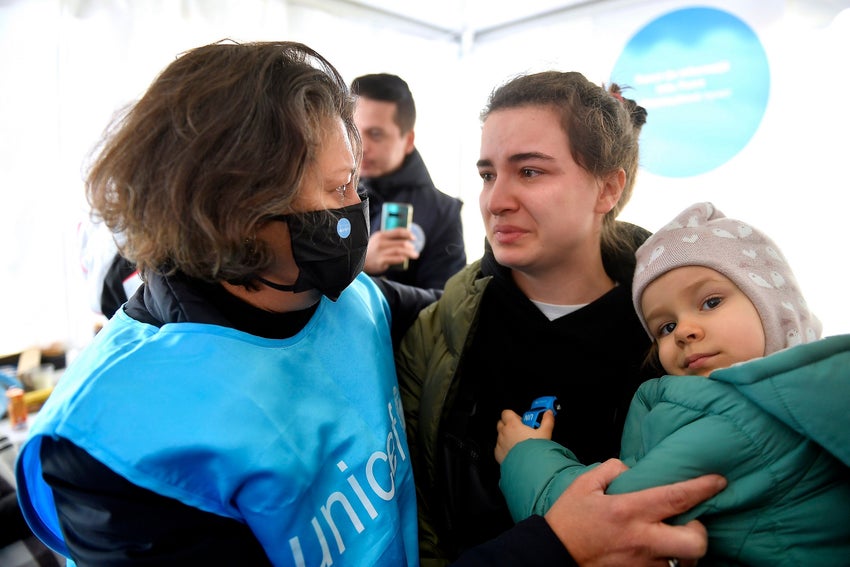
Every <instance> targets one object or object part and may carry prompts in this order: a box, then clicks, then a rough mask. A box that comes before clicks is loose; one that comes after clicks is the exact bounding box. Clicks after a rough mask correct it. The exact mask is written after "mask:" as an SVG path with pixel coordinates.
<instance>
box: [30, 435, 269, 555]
mask: <svg viewBox="0 0 850 567" xmlns="http://www.w3.org/2000/svg"><path fill="white" fill-rule="evenodd" d="M40 455H41V459H42V462H43V468H44V479H45V481H47V483H48V484H49V485H50V487H51V489H52V490H53V497H54V500H55V502H56V509H57V512H58V514H59V523H60V525H61V527H62V534H63V536H64V538H65V543H66V544H67V545H68V548H69V549H70V550H71V555H72V556H73V558H74V560H75V561H76V563H77V565H79V566H80V567H84V566H89V565H112V566H115V567H120V566H124V565H126V566H131V565H132V566H138V565H161V566H171V565H174V566H175V567H176V566H178V565H180V566H182V565H190V564H191V565H195V564H198V565H201V564H207V565H252V566H253V565H257V566H263V565H270V564H271V563H270V562H269V560H268V558H267V557H266V554H265V552H264V551H263V548H262V547H261V546H260V543H259V541H258V540H257V538H256V537H255V536H254V534H253V533H252V532H251V530H250V529H249V528H248V527H247V526H246V525H245V524H243V523H241V522H239V521H237V520H234V519H233V518H225V517H223V516H218V515H216V514H213V513H211V512H205V511H203V510H200V509H198V508H193V507H191V506H189V505H187V504H183V503H182V502H179V501H177V500H174V499H171V498H167V497H165V496H162V495H161V494H157V493H155V492H152V491H150V490H147V489H144V488H141V487H139V486H137V485H135V484H132V483H131V482H129V481H128V480H127V479H125V478H124V477H122V476H119V475H118V474H116V473H115V472H113V471H112V470H111V469H109V468H108V467H106V466H105V465H104V464H102V463H101V462H100V461H97V460H96V459H94V458H93V457H91V456H90V455H89V454H88V453H87V452H85V451H83V450H82V449H81V448H79V447H78V446H76V445H74V444H73V443H71V442H70V441H68V440H66V439H61V438H59V439H53V438H50V437H45V438H44V440H43V441H42V447H41V454H40Z"/></svg>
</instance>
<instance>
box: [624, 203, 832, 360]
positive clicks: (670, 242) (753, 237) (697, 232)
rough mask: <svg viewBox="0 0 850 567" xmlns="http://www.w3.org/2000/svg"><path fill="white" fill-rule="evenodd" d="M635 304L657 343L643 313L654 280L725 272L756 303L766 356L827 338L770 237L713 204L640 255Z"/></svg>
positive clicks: (678, 221) (693, 211)
mask: <svg viewBox="0 0 850 567" xmlns="http://www.w3.org/2000/svg"><path fill="white" fill-rule="evenodd" d="M635 256H636V259H637V264H636V266H635V277H634V281H633V283H632V301H633V302H634V306H635V310H636V311H637V314H638V317H639V318H640V321H641V323H642V324H643V328H644V329H646V332H647V333H649V335H650V337H651V338H653V339H654V337H653V335H652V333H651V332H650V331H649V328H648V327H647V326H646V320H645V319H644V317H643V313H642V311H641V308H640V300H641V296H642V295H643V291H644V290H645V289H646V286H648V285H649V284H650V283H651V282H652V281H653V280H655V279H657V278H658V277H660V276H662V275H664V274H665V273H667V272H669V271H670V270H673V269H674V268H680V267H682V266H704V267H706V268H711V269H712V270H716V271H717V272H720V273H721V274H723V275H724V276H726V277H727V278H729V279H730V280H732V282H734V283H735V285H737V286H738V288H739V289H740V290H741V291H742V292H743V293H744V294H745V295H746V296H747V297H748V298H749V299H750V301H752V302H753V305H754V306H755V308H756V311H758V314H759V317H761V324H762V327H764V336H765V343H766V344H765V355H768V354H772V353H774V352H776V351H778V350H782V349H784V348H787V347H790V346H794V345H796V344H800V343H808V342H811V341H814V340H816V339H819V338H820V336H821V323H820V321H819V320H818V319H817V317H815V316H814V315H813V314H812V313H811V312H810V311H809V308H808V307H807V306H806V302H805V300H804V299H803V295H802V294H801V293H800V289H799V286H798V285H797V280H796V279H795V278H794V274H793V273H792V272H791V267H790V266H789V265H788V262H787V261H786V260H785V257H784V256H783V255H782V253H781V252H780V251H779V247H777V246H776V244H775V243H774V242H773V241H772V240H771V239H770V238H768V237H767V236H766V235H765V234H764V233H762V232H760V231H758V230H756V229H755V228H753V227H751V226H750V225H748V224H746V223H743V222H741V221H739V220H735V219H730V218H726V216H725V215H724V214H723V213H721V212H720V211H718V210H717V209H715V208H714V205H712V204H711V203H697V204H695V205H691V206H690V207H688V208H687V209H685V210H684V211H682V212H681V213H679V214H678V215H677V216H676V218H675V219H674V220H673V221H672V222H670V223H669V224H667V225H666V226H665V227H664V228H662V229H661V230H659V231H658V232H656V233H655V234H653V235H652V236H650V237H649V238H648V239H647V240H646V242H644V243H643V245H642V246H641V247H640V248H638V250H637V252H635Z"/></svg>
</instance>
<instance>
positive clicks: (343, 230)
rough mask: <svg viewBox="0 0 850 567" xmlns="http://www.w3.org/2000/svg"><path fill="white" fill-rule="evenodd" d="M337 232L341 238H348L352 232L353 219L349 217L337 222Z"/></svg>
mask: <svg viewBox="0 0 850 567" xmlns="http://www.w3.org/2000/svg"><path fill="white" fill-rule="evenodd" d="M336 233H337V234H338V235H339V236H340V238H348V236H349V235H350V234H351V221H350V220H348V219H345V218H343V219H339V221H338V222H337V223H336Z"/></svg>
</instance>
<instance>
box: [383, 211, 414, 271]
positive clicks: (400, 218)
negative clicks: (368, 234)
mask: <svg viewBox="0 0 850 567" xmlns="http://www.w3.org/2000/svg"><path fill="white" fill-rule="evenodd" d="M412 222H413V205H411V204H410V203H384V205H383V207H382V208H381V230H392V229H394V228H399V227H401V228H410V225H411V223H412ZM407 266H408V260H407V259H405V260H404V262H402V263H401V264H393V265H392V266H390V267H389V269H390V270H406V269H407Z"/></svg>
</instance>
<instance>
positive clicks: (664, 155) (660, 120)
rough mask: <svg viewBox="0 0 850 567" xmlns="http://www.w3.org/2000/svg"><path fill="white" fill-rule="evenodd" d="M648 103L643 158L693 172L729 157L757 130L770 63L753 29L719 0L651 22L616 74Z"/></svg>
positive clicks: (673, 170)
mask: <svg viewBox="0 0 850 567" xmlns="http://www.w3.org/2000/svg"><path fill="white" fill-rule="evenodd" d="M611 80H612V81H613V82H616V83H618V84H619V85H621V86H622V87H623V88H624V89H625V92H624V94H625V96H626V97H628V98H632V99H634V100H636V101H637V102H638V104H640V105H641V106H643V107H644V108H646V109H647V112H648V116H647V121H646V125H644V127H643V131H642V132H641V165H642V166H643V168H644V169H646V170H647V171H651V172H652V173H655V174H657V175H661V176H664V177H689V176H694V175H699V174H701V173H705V172H707V171H710V170H712V169H715V168H716V167H719V166H720V165H722V164H724V163H726V162H727V161H729V160H730V159H731V158H732V157H734V156H735V155H736V154H737V153H738V152H740V151H741V150H742V149H743V148H744V147H745V146H746V145H747V143H748V142H749V141H750V139H751V138H752V137H753V135H754V134H755V133H756V130H758V127H759V124H760V123H761V120H762V117H763V116H764V112H765V109H766V107H767V99H768V94H769V91H770V69H769V65H768V61H767V54H766V53H765V50H764V48H763V47H762V44H761V42H760V41H759V38H758V37H757V36H756V34H755V32H753V30H752V29H751V28H750V27H749V26H748V25H747V24H746V23H744V22H743V21H741V20H740V19H738V18H737V17H736V16H734V15H732V14H730V13H729V12H725V11H723V10H718V9H715V8H702V7H700V8H686V9H682V10H676V11H674V12H669V13H667V14H665V15H663V16H661V17H659V18H657V19H656V20H654V21H652V22H650V23H649V24H648V25H646V26H645V27H644V28H642V29H641V30H640V31H638V32H637V33H636V34H635V35H634V36H633V37H632V38H631V39H630V40H629V42H628V44H627V45H626V47H625V49H624V50H623V53H622V54H621V55H620V58H619V59H618V60H617V63H616V65H615V66H614V70H613V72H612V74H611Z"/></svg>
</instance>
